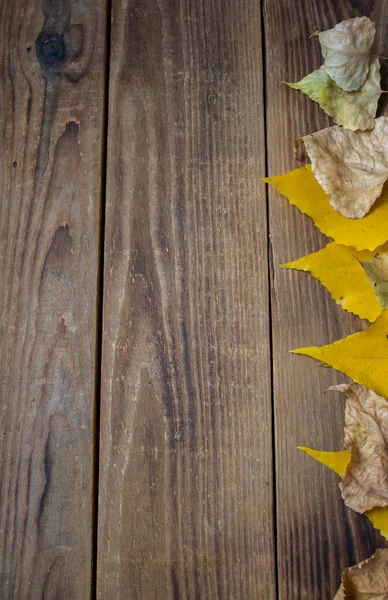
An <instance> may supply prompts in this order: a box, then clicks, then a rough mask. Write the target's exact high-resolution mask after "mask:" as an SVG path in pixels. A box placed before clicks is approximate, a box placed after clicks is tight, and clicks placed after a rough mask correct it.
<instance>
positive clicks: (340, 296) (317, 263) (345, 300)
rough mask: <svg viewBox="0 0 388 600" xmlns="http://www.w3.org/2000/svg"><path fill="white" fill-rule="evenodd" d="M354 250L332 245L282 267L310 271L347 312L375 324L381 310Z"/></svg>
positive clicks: (357, 253) (357, 254)
mask: <svg viewBox="0 0 388 600" xmlns="http://www.w3.org/2000/svg"><path fill="white" fill-rule="evenodd" d="M360 254H361V255H362V253H359V252H357V251H356V250H355V249H353V248H348V247H347V246H343V245H342V244H336V243H335V242H331V243H330V244H328V245H327V246H326V247H325V248H323V249H322V250H319V251H318V252H314V253H313V254H309V255H307V256H303V257H302V258H300V259H299V260H295V261H293V262H289V263H286V264H284V265H281V266H282V267H286V268H288V269H297V270H299V271H309V272H310V273H311V274H312V275H313V276H314V277H316V278H317V279H318V280H319V281H320V282H321V283H322V285H324V286H325V288H327V289H328V291H329V292H330V294H331V296H332V298H333V299H334V300H335V301H336V302H337V303H338V304H340V305H341V306H342V308H344V309H345V310H347V311H349V312H352V313H354V314H355V315H358V316H359V317H360V318H361V319H368V321H371V322H373V321H375V320H376V319H377V317H378V316H379V314H380V313H381V311H382V307H381V304H380V303H379V301H378V299H377V297H376V294H375V292H374V290H373V287H372V286H371V284H370V282H369V280H368V277H367V275H366V273H365V271H364V269H363V268H362V266H361V264H360V261H359V260H358V258H356V257H358V256H359V255H360Z"/></svg>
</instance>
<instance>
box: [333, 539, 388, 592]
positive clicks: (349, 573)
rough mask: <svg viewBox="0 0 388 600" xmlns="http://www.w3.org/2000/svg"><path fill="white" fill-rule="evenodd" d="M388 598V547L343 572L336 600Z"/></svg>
mask: <svg viewBox="0 0 388 600" xmlns="http://www.w3.org/2000/svg"><path fill="white" fill-rule="evenodd" d="M377 598H378V599H379V600H388V549H387V548H384V549H381V550H376V552H375V553H374V555H373V556H372V557H371V558H368V559H367V560H364V561H363V562H361V563H359V564H358V565H356V566H354V567H350V569H346V571H344V572H343V573H342V577H341V587H340V589H339V590H338V592H337V593H336V595H335V598H334V600H363V599H364V600H367V599H368V600H375V599H377Z"/></svg>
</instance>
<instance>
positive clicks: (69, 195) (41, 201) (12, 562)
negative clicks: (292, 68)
mask: <svg viewBox="0 0 388 600" xmlns="http://www.w3.org/2000/svg"><path fill="white" fill-rule="evenodd" d="M104 9H105V6H104V2H103V1H102V0H93V2H92V1H91V0H85V1H83V2H81V1H78V0H73V1H69V2H64V1H63V2H62V1H57V2H54V1H53V2H51V1H50V0H44V1H43V2H42V1H41V0H30V1H28V2H27V1H26V0H15V1H13V2H8V1H7V0H1V2H0V106H1V110H0V136H1V142H0V147H1V150H0V189H1V197H0V198H1V199H0V201H1V212H0V242H1V252H0V287H1V300H2V301H1V306H0V311H1V317H0V336H1V337H0V363H1V385H0V395H1V400H0V424H1V428H0V481H1V488H0V596H1V598H4V599H6V598H7V599H8V598H12V599H15V600H16V599H20V600H26V599H31V600H33V599H38V598H39V599H40V598H48V599H51V598H66V599H79V600H85V599H87V598H88V597H90V592H91V578H92V570H91V568H92V520H93V514H92V513H93V493H94V492H93V460H94V457H93V452H94V441H95V431H94V414H95V385H96V373H95V357H96V308H97V307H96V294H97V271H98V251H99V248H98V244H99V225H100V196H101V165H102V160H101V156H102V141H103V140H102V132H103V128H102V123H103V102H104V54H105V22H104V21H105V12H104ZM38 36H39V37H38Z"/></svg>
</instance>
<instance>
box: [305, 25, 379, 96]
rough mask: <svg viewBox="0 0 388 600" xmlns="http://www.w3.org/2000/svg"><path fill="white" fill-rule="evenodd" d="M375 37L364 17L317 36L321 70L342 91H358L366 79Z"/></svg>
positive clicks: (372, 29)
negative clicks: (321, 60)
mask: <svg viewBox="0 0 388 600" xmlns="http://www.w3.org/2000/svg"><path fill="white" fill-rule="evenodd" d="M375 33H376V26H375V24H374V23H373V21H371V20H370V19H368V17H355V18H354V19H347V20H346V21H342V22H341V23H338V24H337V25H336V26H335V27H334V28H333V29H327V30H326V31H321V32H320V33H319V32H318V33H317V35H318V37H319V42H320V44H321V50H322V54H323V57H324V59H325V68H326V70H327V72H328V73H329V75H330V77H331V78H332V79H333V80H334V81H335V82H336V84H337V85H339V87H341V88H342V89H343V90H346V91H348V92H349V91H352V90H358V89H359V88H360V87H361V86H362V84H363V83H364V81H365V79H366V78H367V75H368V72H369V62H370V48H371V46H372V43H373V40H374V37H375Z"/></svg>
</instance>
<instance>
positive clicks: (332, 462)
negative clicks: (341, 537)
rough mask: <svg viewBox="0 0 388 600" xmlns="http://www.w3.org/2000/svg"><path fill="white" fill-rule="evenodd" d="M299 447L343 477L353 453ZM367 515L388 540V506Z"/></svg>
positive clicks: (371, 511)
mask: <svg viewBox="0 0 388 600" xmlns="http://www.w3.org/2000/svg"><path fill="white" fill-rule="evenodd" d="M298 449H299V450H303V452H305V453H306V454H308V455H309V456H311V457H312V458H314V459H315V460H317V461H318V462H320V463H322V464H323V465H325V466H327V467H329V469H331V470H332V471H334V472H335V473H337V475H339V476H340V477H341V478H342V477H343V475H344V473H345V471H346V467H347V466H348V464H349V462H350V458H351V453H350V452H349V451H348V450H339V451H337V452H325V451H323V450H313V449H312V448H306V447H305V446H298ZM365 515H366V516H367V517H368V519H369V520H370V521H371V523H372V525H373V527H375V528H376V529H377V530H378V531H379V532H380V533H381V535H382V536H383V537H385V539H386V540H388V507H384V508H381V507H380V506H377V507H376V508H372V510H369V511H368V512H366V513H365Z"/></svg>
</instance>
